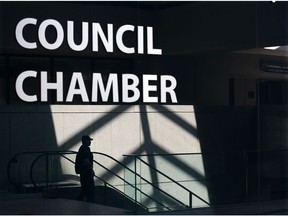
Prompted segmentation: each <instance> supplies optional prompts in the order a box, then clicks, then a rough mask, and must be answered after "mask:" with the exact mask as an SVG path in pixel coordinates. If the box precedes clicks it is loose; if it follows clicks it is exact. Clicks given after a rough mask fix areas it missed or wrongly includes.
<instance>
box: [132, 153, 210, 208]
mask: <svg viewBox="0 0 288 216" xmlns="http://www.w3.org/2000/svg"><path fill="white" fill-rule="evenodd" d="M135 158H137V159H138V160H140V161H141V162H143V163H144V164H146V165H147V166H148V167H149V168H152V169H153V170H154V171H156V172H158V173H160V174H161V175H163V176H164V177H166V178H167V179H169V180H170V181H172V182H173V183H175V184H176V185H178V186H179V187H181V188H183V189H184V190H186V191H187V192H188V193H189V194H193V195H194V196H195V197H197V198H198V199H200V200H201V201H203V202H204V203H206V204H207V205H209V206H210V203H208V202H207V201H206V200H204V199H203V198H201V197H199V196H198V195H197V194H195V193H193V192H192V191H191V190H189V189H188V188H186V187H184V186H183V185H182V184H180V183H179V182H176V181H175V180H174V179H172V178H171V177H169V176H167V175H166V174H165V173H163V172H161V171H160V170H158V169H156V168H155V167H153V166H151V165H150V164H148V163H147V162H146V161H144V160H143V159H141V158H140V157H139V156H135ZM189 197H190V196H189ZM190 198H191V197H190ZM189 203H190V208H191V207H192V206H191V204H192V203H191V200H190V202H189Z"/></svg>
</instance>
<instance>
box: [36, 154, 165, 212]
mask: <svg viewBox="0 0 288 216" xmlns="http://www.w3.org/2000/svg"><path fill="white" fill-rule="evenodd" d="M63 154H77V152H75V151H69V152H62V151H55V152H48V153H47V152H46V153H43V154H40V155H38V157H36V158H35V159H34V161H33V163H32V164H31V167H30V179H31V182H32V184H33V186H34V187H38V185H37V184H36V183H35V181H34V178H33V168H34V165H35V164H36V162H37V161H38V160H39V159H40V158H41V157H43V156H47V155H59V156H61V157H63V158H65V159H66V160H68V161H70V162H71V163H73V164H75V162H74V161H72V160H71V159H69V158H67V157H66V156H64V155H63ZM94 162H96V161H95V160H94ZM96 163H97V164H99V165H101V164H100V163H98V162H96ZM101 166H102V167H103V168H104V169H106V170H107V171H110V170H109V169H107V168H106V167H104V166H103V165H101ZM110 172H111V173H112V174H114V175H115V176H117V177H119V178H120V179H121V180H124V182H125V183H128V182H126V180H125V179H123V178H121V177H120V176H118V175H117V174H116V173H114V172H112V171H110ZM94 176H95V177H96V178H97V179H99V180H101V181H102V182H103V183H104V184H105V185H109V186H110V187H112V188H113V189H114V190H117V191H118V192H119V193H121V194H122V195H124V196H125V197H126V198H128V199H130V200H132V199H131V197H129V196H127V195H126V194H125V193H123V192H122V191H120V190H119V189H117V188H116V187H115V186H113V185H112V184H110V183H109V182H107V181H105V180H104V179H102V178H100V177H98V176H96V175H95V174H94ZM47 184H48V182H46V185H47ZM47 186H48V185H47ZM132 187H134V186H133V185H132ZM140 192H141V191H140ZM142 193H143V192H142ZM143 194H144V195H146V196H148V197H149V195H147V194H145V193H143ZM132 201H134V200H132ZM135 201H136V200H135ZM136 203H137V204H139V205H140V206H142V207H143V208H144V209H145V210H146V211H148V208H147V207H146V206H144V205H142V204H141V203H140V202H137V201H136ZM164 207H165V206H164Z"/></svg>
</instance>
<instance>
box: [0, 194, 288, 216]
mask: <svg viewBox="0 0 288 216" xmlns="http://www.w3.org/2000/svg"><path fill="white" fill-rule="evenodd" d="M0 214H1V215H23V214H24V215H27V214H29V215H91V214H92V215H126V214H134V213H133V212H131V211H129V210H125V209H119V208H114V207H109V206H104V205H97V204H91V203H87V202H80V201H76V200H70V199H64V198H55V199H51V198H50V199H47V198H43V196H42V194H40V193H39V194H23V195H17V196H11V195H7V196H5V195H2V196H1V197H0ZM151 214H153V213H151ZM155 214H158V215H161V214H162V215H164V214H166V215H168V214H170V215H171V214H173V215H188V214H189V215H261V214H262V215H288V200H274V201H269V202H268V201H267V202H259V203H246V204H237V205H229V206H219V207H213V208H196V209H188V210H184V211H173V212H162V213H161V212H157V213H155Z"/></svg>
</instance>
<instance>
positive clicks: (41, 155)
mask: <svg viewBox="0 0 288 216" xmlns="http://www.w3.org/2000/svg"><path fill="white" fill-rule="evenodd" d="M92 153H93V154H97V155H102V156H105V157H107V158H109V159H111V160H113V161H114V162H116V163H117V164H119V165H121V166H122V167H123V168H125V169H127V170H128V171H130V172H132V173H133V174H134V175H135V177H136V176H137V177H138V178H140V179H141V180H143V181H145V182H146V183H147V184H149V185H151V186H152V187H154V188H156V189H157V190H159V191H160V192H162V193H163V194H165V195H166V196H168V197H170V198H171V199H172V200H174V201H176V202H178V203H180V204H181V205H183V206H184V207H186V208H189V207H190V208H191V207H192V204H191V202H190V205H189V206H187V205H186V204H184V203H183V202H182V201H180V200H178V199H177V198H175V197H173V196H172V195H170V194H169V193H167V192H166V191H164V190H162V189H161V188H159V187H158V186H156V185H154V184H153V183H151V182H150V181H148V180H147V179H145V178H144V177H142V176H141V175H140V174H138V173H135V171H134V170H132V169H130V168H129V167H127V166H126V165H125V164H123V163H122V162H120V161H118V160H116V159H115V158H113V157H111V156H110V155H107V154H105V153H102V152H92ZM25 154H38V156H37V157H36V158H35V159H34V160H33V162H32V164H31V166H30V173H29V174H30V179H31V183H32V184H33V185H34V186H35V187H38V185H37V184H36V183H35V181H34V178H33V168H34V165H35V164H36V162H37V161H38V159H39V158H41V157H43V156H49V155H59V156H61V157H63V158H65V159H66V160H68V161H70V162H71V163H74V161H73V160H71V159H69V158H68V157H66V156H65V155H66V154H77V152H76V151H38V152H32V151H31V152H22V153H18V154H16V155H14V156H13V157H12V158H11V159H10V161H9V164H8V166H7V176H8V179H9V181H10V183H11V184H13V185H16V184H15V182H13V181H12V179H11V176H10V172H9V170H10V167H11V165H12V163H14V162H15V161H16V162H17V157H19V156H21V155H25ZM126 156H132V155H126ZM139 156H140V155H139ZM151 156H152V155H151ZM134 157H135V155H134ZM136 159H138V160H140V161H141V162H143V163H144V164H146V165H147V166H149V167H150V168H152V169H154V170H155V171H156V172H158V173H160V174H161V175H163V176H165V177H166V178H168V179H169V180H170V181H172V182H173V183H175V184H176V185H178V186H180V187H181V188H183V189H184V190H186V191H187V192H189V197H190V198H191V194H193V195H194V196H195V197H197V198H198V199H200V200H201V201H203V202H204V203H206V204H207V205H209V206H210V203H208V202H207V201H205V200H204V199H202V198H201V197H199V196H198V195H197V194H195V193H193V192H192V191H190V190H189V189H187V188H186V187H184V186H183V185H181V184H180V183H178V182H176V181H175V180H174V179H172V178H171V177H169V176H167V175H166V174H164V173H163V172H161V171H160V170H157V169H156V168H155V167H153V166H151V165H150V164H148V163H147V162H146V161H144V160H143V159H141V158H140V157H138V155H137V156H136ZM94 163H96V164H98V165H99V166H101V167H102V168H104V169H105V170H106V171H108V172H110V173H112V174H113V175H114V176H116V177H117V178H119V179H121V180H123V181H124V183H125V184H128V185H130V186H131V187H133V188H135V189H136V190H137V191H139V192H140V193H142V194H143V195H145V196H147V197H149V198H150V199H151V200H153V201H154V202H156V203H158V204H160V205H161V206H163V207H164V208H166V209H168V210H171V209H170V208H169V207H167V206H165V205H163V203H161V202H159V201H157V200H155V199H154V198H153V197H151V196H149V195H148V194H146V193H145V192H143V191H142V190H140V189H139V188H138V187H136V185H132V184H131V183H129V182H127V181H126V180H125V179H124V178H122V177H121V176H119V175H118V174H116V173H115V172H113V171H111V170H109V169H107V168H106V167H105V166H103V165H102V164H100V163H99V162H97V161H95V160H94ZM95 177H96V178H98V179H100V180H101V181H102V182H104V183H105V184H107V185H109V186H110V187H112V188H114V189H116V190H117V191H119V190H118V189H117V188H116V187H114V186H113V185H111V184H110V183H108V182H106V181H105V180H104V179H101V178H100V177H98V176H96V175H95ZM46 181H47V182H48V175H47V179H46ZM47 186H48V185H47ZM120 193H122V194H124V193H123V192H122V191H120ZM124 195H126V194H124ZM126 196H127V195H126ZM127 197H129V196H127ZM129 198H130V199H131V197H129ZM135 201H136V202H137V200H136V194H135ZM140 205H141V206H143V205H142V204H141V203H140Z"/></svg>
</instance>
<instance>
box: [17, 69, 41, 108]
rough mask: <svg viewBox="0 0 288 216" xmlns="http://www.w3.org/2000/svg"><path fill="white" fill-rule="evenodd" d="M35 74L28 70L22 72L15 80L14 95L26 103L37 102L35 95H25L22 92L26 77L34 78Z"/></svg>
mask: <svg viewBox="0 0 288 216" xmlns="http://www.w3.org/2000/svg"><path fill="white" fill-rule="evenodd" d="M36 76H37V72H36V71H32V70H28V71H24V72H23V73H21V74H20V75H19V76H18V77H17V80H16V83H15V87H16V93H17V95H18V96H19V97H20V98H21V99H22V100H23V101H26V102H35V101H37V96H36V95H27V94H26V93H25V92H24V90H23V82H24V80H25V79H26V78H27V77H36Z"/></svg>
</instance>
